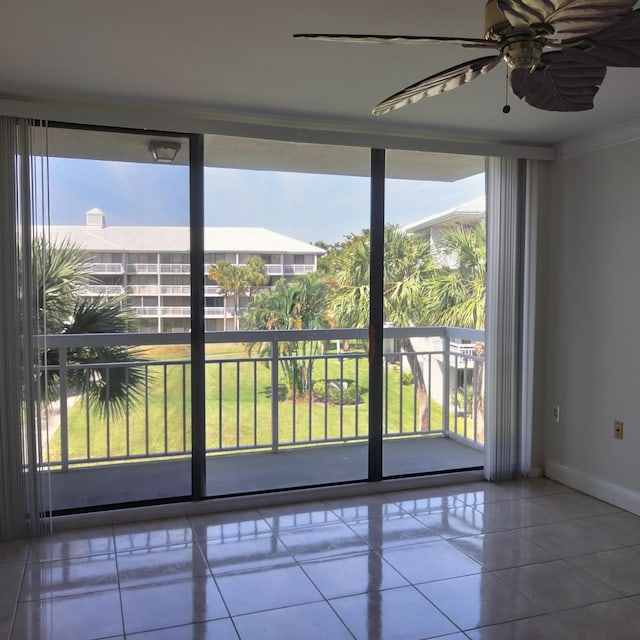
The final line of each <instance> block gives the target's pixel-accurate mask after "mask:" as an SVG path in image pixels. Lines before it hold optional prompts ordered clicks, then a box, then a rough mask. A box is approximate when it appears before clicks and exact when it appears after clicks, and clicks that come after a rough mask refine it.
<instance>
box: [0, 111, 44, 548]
mask: <svg viewBox="0 0 640 640" xmlns="http://www.w3.org/2000/svg"><path fill="white" fill-rule="evenodd" d="M45 151H46V127H41V126H39V125H37V124H36V123H33V122H31V121H27V120H22V119H16V118H10V117H0V362H1V363H2V365H1V369H0V539H5V540H6V539H12V538H20V537H27V536H34V535H38V534H39V533H41V532H42V529H43V513H42V506H41V505H42V500H41V482H42V476H41V474H40V469H39V460H40V459H41V456H40V452H41V442H40V436H39V434H40V400H41V398H40V386H39V384H38V366H37V357H38V354H37V350H36V347H35V341H34V336H35V334H36V333H37V332H38V331H39V330H40V328H39V327H38V323H39V321H40V320H39V317H38V316H39V314H38V313H37V310H36V307H37V301H35V300H34V294H33V282H34V273H33V267H32V265H33V260H32V256H31V247H32V243H31V236H32V229H33V227H34V226H36V225H37V224H41V223H42V222H43V220H44V218H45V216H46V210H47V197H46V193H47V188H46V182H47V172H46V169H45V167H46V153H45Z"/></svg>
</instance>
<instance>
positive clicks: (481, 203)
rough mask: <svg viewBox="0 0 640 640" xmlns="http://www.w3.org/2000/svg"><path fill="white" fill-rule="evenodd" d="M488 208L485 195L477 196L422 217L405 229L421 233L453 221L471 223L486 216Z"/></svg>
mask: <svg viewBox="0 0 640 640" xmlns="http://www.w3.org/2000/svg"><path fill="white" fill-rule="evenodd" d="M486 209H487V205H486V201H485V197H484V196H480V197H479V198H475V199H474V200H469V201H468V202H464V203H462V204H459V205H457V206H455V207H452V208H451V209H447V210H446V211H441V212H440V213H434V214H433V215H430V216H427V217H426V218H422V219H421V220H418V221H417V222H412V223H411V224H407V225H405V226H404V227H403V230H404V231H406V232H407V233H421V232H423V231H426V230H427V229H431V228H432V227H436V226H440V225H442V224H445V223H446V224H451V223H453V222H458V223H465V222H466V223H469V222H476V221H478V220H482V219H483V218H484V216H485V213H486Z"/></svg>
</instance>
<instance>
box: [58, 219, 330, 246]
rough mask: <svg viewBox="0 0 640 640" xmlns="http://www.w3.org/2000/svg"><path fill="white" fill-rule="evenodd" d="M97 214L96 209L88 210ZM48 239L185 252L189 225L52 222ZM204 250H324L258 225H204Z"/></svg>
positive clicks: (187, 244)
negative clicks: (102, 224) (67, 223)
mask: <svg viewBox="0 0 640 640" xmlns="http://www.w3.org/2000/svg"><path fill="white" fill-rule="evenodd" d="M92 212H94V213H99V211H92ZM50 235H51V240H52V242H54V243H56V242H60V241H62V240H63V239H65V238H70V239H72V241H73V242H74V244H76V245H77V246H79V247H81V248H83V249H86V250H88V251H93V252H105V253H106V252H139V253H141V252H153V253H160V252H163V253H164V252H166V253H176V252H187V251H189V247H190V230H189V227H151V226H149V227H142V226H130V227H129V226H120V227H109V226H105V227H100V226H99V225H68V226H67V225H65V226H63V225H52V226H51V228H50ZM204 249H205V251H206V252H208V253H251V254H260V253H285V254H312V255H322V254H324V253H325V251H324V249H321V248H320V247H316V246H314V245H312V244H309V243H307V242H302V241H300V240H296V239H295V238H291V237H289V236H285V235H284V234H282V233H276V232H275V231H270V230H269V229H264V228H262V227H205V230H204Z"/></svg>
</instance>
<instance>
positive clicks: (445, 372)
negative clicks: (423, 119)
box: [383, 151, 486, 476]
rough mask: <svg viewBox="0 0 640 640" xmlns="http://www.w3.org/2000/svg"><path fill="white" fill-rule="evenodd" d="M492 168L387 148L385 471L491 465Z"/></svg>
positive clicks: (472, 161) (461, 158)
mask: <svg viewBox="0 0 640 640" xmlns="http://www.w3.org/2000/svg"><path fill="white" fill-rule="evenodd" d="M483 172H484V159H483V158H473V157H469V156H451V155H445V154H427V153H421V152H407V151H388V152H387V154H386V182H385V187H386V189H385V194H386V195H385V222H386V224H385V231H384V275H383V278H384V283H383V298H384V341H383V342H384V346H383V350H384V360H383V367H384V378H383V379H384V416H383V429H384V455H383V474H384V475H385V476H402V475H408V474H415V473H425V472H427V473H434V472H442V471H451V470H460V469H470V468H478V467H482V466H483V452H482V448H483V443H484V437H483V434H484V411H483V372H484V331H483V330H484V306H485V289H486V276H485V274H486V241H485V197H484V191H485V186H484V185H485V180H484V173H483ZM470 174H472V175H470ZM439 175H440V176H442V178H443V180H438V177H439ZM456 176H460V177H459V179H455V177H456ZM463 176H469V177H463ZM445 177H446V181H445V180H444V178H445ZM452 178H454V179H453V180H452Z"/></svg>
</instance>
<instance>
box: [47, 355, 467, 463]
mask: <svg viewBox="0 0 640 640" xmlns="http://www.w3.org/2000/svg"><path fill="white" fill-rule="evenodd" d="M144 355H145V357H146V358H148V359H149V360H150V361H151V362H153V361H158V360H165V361H174V362H172V363H170V364H166V365H151V366H149V379H148V392H147V394H146V397H147V402H146V404H144V403H143V404H140V405H138V406H136V407H134V408H132V409H131V410H130V411H129V413H128V415H126V416H117V417H114V416H111V417H110V419H109V421H107V420H106V419H105V417H104V416H101V415H99V414H98V413H97V412H96V411H95V410H89V412H87V408H86V406H85V404H84V403H83V402H82V401H79V402H78V403H77V404H76V405H75V406H74V407H73V408H72V409H71V410H70V411H69V420H68V424H69V430H68V431H69V436H68V439H69V459H70V460H74V459H86V458H91V459H96V458H104V457H113V456H128V455H147V454H164V453H166V452H169V453H178V452H183V451H188V450H189V447H190V440H191V429H190V423H191V416H190V402H191V390H190V367H189V364H188V357H189V349H188V347H186V346H174V347H164V346H163V347H153V348H149V349H147V350H145V352H144ZM206 355H207V358H208V359H214V358H215V359H216V360H217V362H213V363H208V364H207V365H206V398H205V410H206V443H207V448H208V449H213V450H215V449H219V448H220V447H225V448H227V447H233V448H235V447H253V446H256V445H257V446H264V447H270V446H271V443H272V399H271V369H270V368H268V367H267V366H265V364H264V363H262V362H257V363H256V362H247V361H240V360H242V359H245V358H247V354H246V351H245V350H244V349H243V347H242V345H228V344H223V345H207V351H206ZM234 360H235V361H234ZM356 376H357V379H358V385H359V387H361V388H362V394H361V396H360V402H359V404H357V405H355V404H352V405H343V406H340V405H332V404H325V403H324V402H317V401H310V400H309V396H308V394H307V395H306V396H304V397H299V398H296V399H295V400H293V399H289V400H282V399H281V400H279V401H278V402H277V410H278V441H279V443H281V444H293V443H296V444H302V445H303V444H304V443H306V442H309V441H313V440H315V441H317V440H324V439H338V440H339V439H351V438H353V437H355V436H356V435H357V436H361V437H366V435H367V433H368V398H369V396H368V393H369V392H368V367H367V360H366V355H365V354H363V353H354V354H353V355H352V356H350V357H345V358H344V359H343V360H342V368H341V366H340V363H339V361H337V360H329V361H327V365H326V368H325V363H324V361H323V360H318V361H315V363H314V365H313V367H312V379H313V380H314V381H317V380H324V379H327V378H328V379H332V378H343V379H356ZM279 384H280V385H281V388H284V387H286V385H285V377H284V376H283V373H282V371H280V372H279ZM254 398H255V401H254ZM219 399H220V401H219ZM384 404H385V409H384V411H385V414H384V415H385V416H386V418H387V425H388V426H387V430H388V432H389V433H398V431H399V429H400V428H402V429H403V432H408V433H411V432H413V430H414V423H415V424H419V421H418V420H417V417H415V416H414V409H415V404H414V389H413V385H411V384H408V385H407V384H405V385H403V384H401V380H400V372H399V370H398V369H397V368H394V367H390V368H389V370H388V391H387V395H386V398H385V399H384ZM469 420H470V418H469ZM87 424H89V428H88V427H87ZM165 424H166V425H167V428H166V429H165ZM418 428H419V427H418ZM431 428H432V430H434V431H440V430H441V428H442V407H441V405H440V404H439V403H437V402H436V401H435V400H433V399H432V401H431ZM451 428H453V429H455V430H456V431H458V432H462V429H463V428H464V424H463V421H462V420H461V419H460V418H458V420H457V421H456V420H455V419H454V417H453V416H452V417H451ZM60 451H61V448H60V430H58V431H57V432H56V434H55V435H54V436H53V437H52V438H51V440H50V442H49V459H50V460H52V461H56V460H60Z"/></svg>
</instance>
